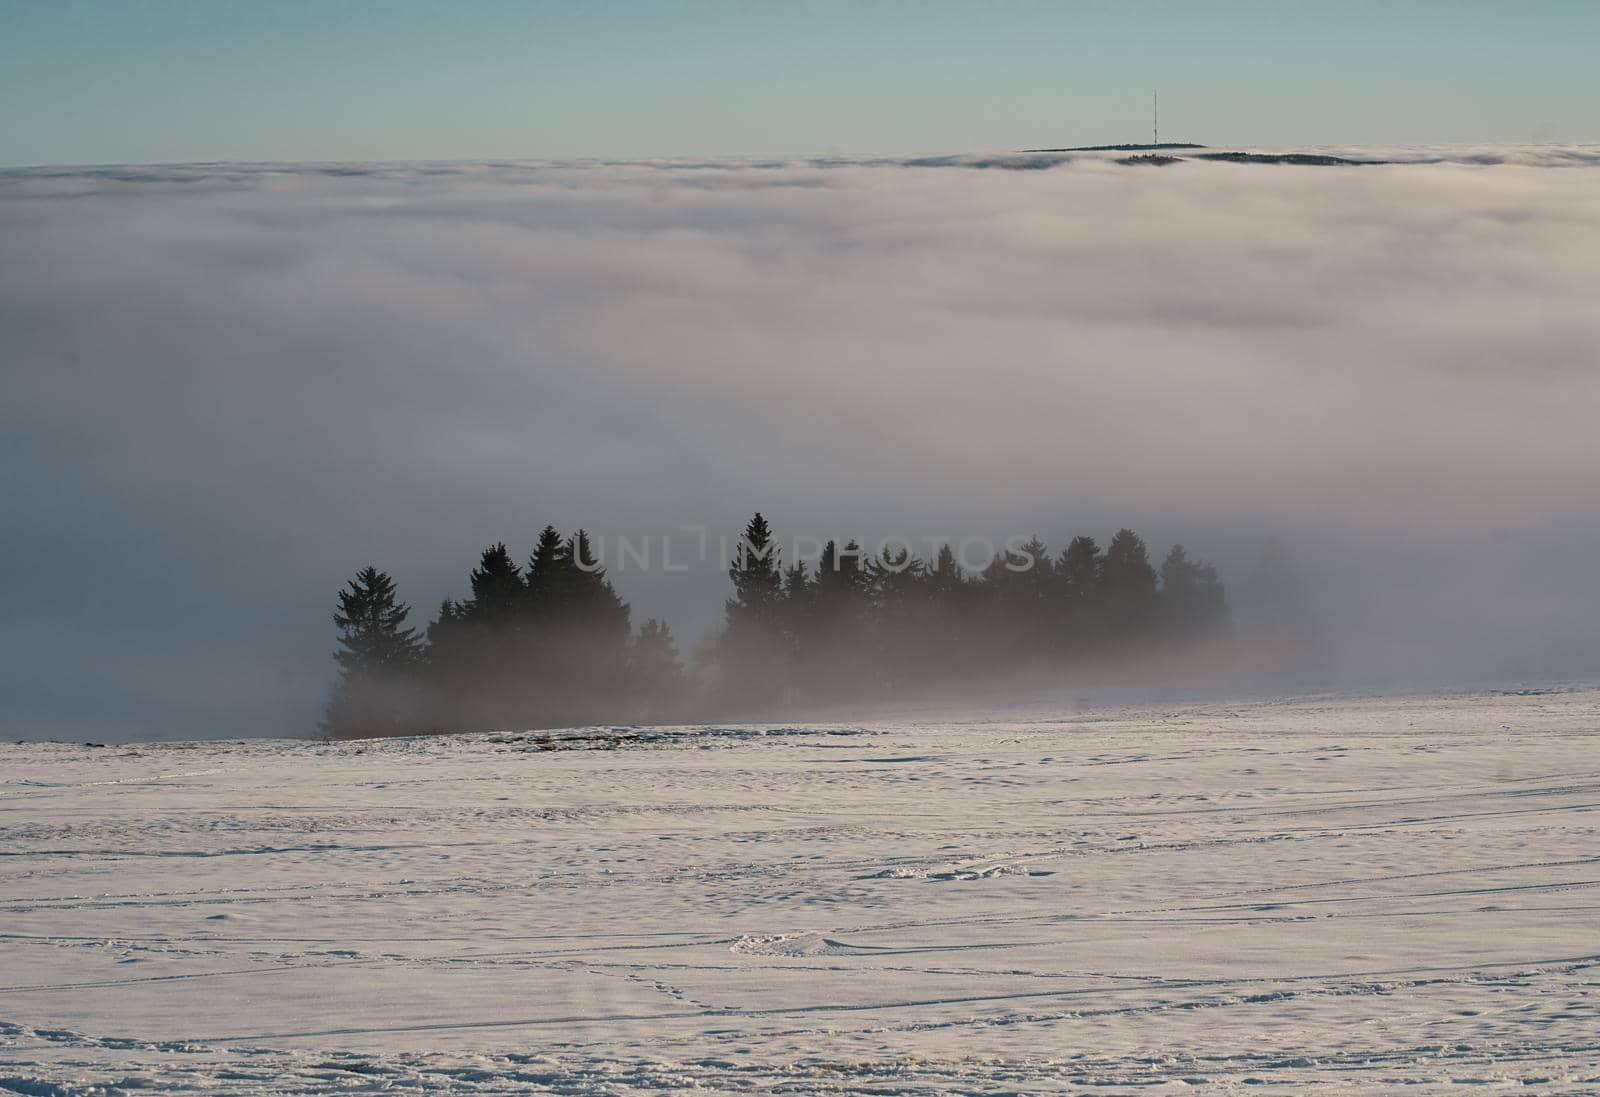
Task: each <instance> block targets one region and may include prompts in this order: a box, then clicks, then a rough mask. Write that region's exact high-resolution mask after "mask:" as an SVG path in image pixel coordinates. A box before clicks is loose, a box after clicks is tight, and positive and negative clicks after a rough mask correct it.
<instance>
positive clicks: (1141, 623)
mask: <svg viewBox="0 0 1600 1097" xmlns="http://www.w3.org/2000/svg"><path fill="white" fill-rule="evenodd" d="M1099 589H1100V594H1101V599H1102V602H1103V605H1104V608H1105V611H1106V613H1107V614H1108V617H1109V623H1110V625H1111V627H1112V628H1113V629H1115V630H1116V631H1117V632H1119V633H1121V634H1123V635H1134V634H1139V633H1143V632H1145V631H1147V630H1148V628H1149V626H1150V625H1151V623H1152V618H1153V617H1154V615H1155V608H1156V570H1155V568H1154V567H1152V566H1151V565H1150V552H1149V549H1148V548H1146V547H1145V543H1144V538H1142V537H1140V536H1139V535H1138V534H1137V533H1135V532H1133V530H1131V529H1126V528H1124V529H1119V530H1118V531H1117V535H1116V536H1115V537H1113V538H1112V539H1111V544H1109V545H1108V546H1106V555H1105V559H1104V560H1103V561H1102V562H1101V565H1100V587H1099Z"/></svg>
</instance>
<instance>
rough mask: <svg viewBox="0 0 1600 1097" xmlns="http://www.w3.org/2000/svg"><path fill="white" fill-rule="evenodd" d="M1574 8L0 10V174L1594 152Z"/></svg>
mask: <svg viewBox="0 0 1600 1097" xmlns="http://www.w3.org/2000/svg"><path fill="white" fill-rule="evenodd" d="M1597 42H1600V3H1594V2H1592V0H1543V2H1536V0H1521V2H1516V3H1512V2H1509V0H1507V2H1492V3H1491V2H1480V0H1451V2H1442V0H1440V2H1435V0H1412V2H1409V3H1408V2H1404V0H1390V2H1384V3H1378V2H1365V0H1341V2H1337V3H1335V2H1327V3H1298V2H1291V0H1282V2H1277V3H1266V2H1258V0H1212V2H1206V0H1186V2H1181V3H1178V2H1174V3H1158V2H1147V3H1138V2H1131V0H1130V2H1117V3H1113V2H1083V3H1064V2H1057V3H1043V2H1038V3H1035V2H1025V0H1014V2H1009V0H982V2H969V3H959V4H958V3H937V2H932V0H928V2H922V3H911V2H907V0H884V2H879V3H868V2H865V0H785V2H782V3H779V2H772V3H753V2H743V3H739V2H703V3H695V2H688V0H680V2H677V3H658V2H643V0H641V2H607V0H586V2H582V3H578V2H574V3H566V4H556V3H535V2H521V0H517V2H514V0H475V2H473V0H463V2H460V3H454V4H445V3H430V2H421V0H271V2H267V0H254V2H250V0H192V2H183V0H0V104H3V105H0V164H4V165H8V166H15V165H24V164H44V163H132V162H172V161H193V160H219V159H247V160H331V159H341V160H342V159H356V160H363V159H412V158H423V159H432V158H472V157H566V156H600V157H631V156H709V155H741V154H743V155H781V154H806V153H818V152H845V153H858V152H884V153H904V152H944V151H950V152H958V151H976V150H992V149H1004V148H1014V147H1019V146H1030V145H1048V144H1061V143H1087V142H1101V141H1112V140H1134V139H1142V138H1144V137H1145V136H1146V135H1147V134H1148V132H1149V97H1150V89H1151V88H1152V86H1157V85H1159V87H1160V88H1161V91H1162V104H1163V123H1164V124H1163V134H1164V136H1166V137H1168V138H1169V139H1173V140H1182V139H1190V140H1196V141H1203V142H1207V143H1213V144H1228V143H1238V144H1247V143H1248V144H1273V145H1279V144H1312V143H1349V142H1434V141H1452V142H1456V141H1530V140H1571V141H1581V140H1594V139H1597V138H1600V120H1597V117H1596V113H1595V111H1596V105H1597V103H1600V66H1597V65H1595V64H1594V63H1593V50H1594V46H1595V44H1596V43H1597Z"/></svg>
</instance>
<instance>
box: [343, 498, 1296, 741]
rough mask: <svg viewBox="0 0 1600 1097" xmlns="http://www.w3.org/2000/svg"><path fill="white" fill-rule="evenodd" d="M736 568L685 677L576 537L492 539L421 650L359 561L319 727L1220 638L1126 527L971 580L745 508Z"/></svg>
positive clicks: (752, 696) (1195, 601) (1227, 632)
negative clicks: (809, 556) (517, 545)
mask: <svg viewBox="0 0 1600 1097" xmlns="http://www.w3.org/2000/svg"><path fill="white" fill-rule="evenodd" d="M1264 560H1265V563H1264V564H1263V566H1262V568H1260V569H1258V575H1257V577H1256V578H1257V582H1256V586H1257V588H1258V589H1260V590H1262V591H1265V592H1266V593H1265V596H1264V597H1263V598H1262V603H1263V604H1264V605H1268V606H1271V607H1275V610H1274V612H1275V613H1276V614H1281V616H1277V617H1275V620H1277V621H1280V622H1285V623H1284V624H1281V625H1280V626H1279V629H1280V632H1282V633H1290V632H1294V631H1296V630H1297V626H1296V623H1297V622H1300V621H1302V620H1303V617H1302V616H1301V614H1300V612H1299V610H1298V608H1297V607H1299V606H1300V605H1302V604H1303V603H1302V602H1301V601H1300V600H1299V599H1298V598H1297V597H1296V593H1295V592H1296V591H1297V590H1298V587H1297V586H1296V585H1295V584H1294V583H1293V582H1291V581H1290V579H1289V578H1287V576H1288V575H1289V571H1288V569H1287V567H1286V566H1285V565H1284V564H1282V563H1281V562H1277V561H1276V558H1275V557H1274V556H1272V555H1271V554H1269V555H1267V556H1265V557H1264ZM728 581H729V583H730V584H731V585H732V588H733V590H732V596H731V597H729V598H728V599H727V601H726V602H725V603H724V607H723V608H724V623H723V627H722V629H721V631H720V633H719V634H718V635H717V636H716V638H715V640H714V641H712V642H710V643H708V644H706V645H704V646H703V647H702V648H701V649H700V650H699V651H698V652H697V654H696V664H695V666H694V668H693V674H692V675H691V674H690V673H687V672H686V671H685V668H684V666H683V662H682V660H681V659H680V657H679V654H678V649H677V645H676V643H675V641H674V639H673V636H672V632H671V630H670V629H669V628H668V627H667V625H666V623H665V622H663V621H660V620H658V619H656V618H651V619H649V620H647V621H645V623H644V625H643V626H642V627H641V628H640V630H639V632H638V634H637V635H634V634H633V633H632V630H631V626H630V617H631V614H630V611H629V607H628V604H627V603H626V602H624V601H623V600H622V598H621V597H620V596H619V595H618V594H617V591H616V589H615V588H614V587H613V585H612V583H611V581H610V579H609V578H608V577H607V576H606V573H605V569H604V568H603V567H602V566H601V561H600V559H599V553H598V552H597V551H596V549H595V546H594V544H593V543H592V542H591V540H590V538H589V535H588V533H587V532H585V531H584V530H582V529H579V530H578V531H577V532H575V533H573V534H572V535H571V536H569V537H563V536H562V535H561V534H560V533H559V532H557V530H556V528H555V527H554V526H546V527H545V528H544V530H543V531H542V532H541V533H540V535H539V538H538V543H537V545H536V546H535V548H534V550H533V553H532V555H531V556H530V557H529V559H528V564H527V568H526V570H523V569H521V568H519V567H518V566H517V565H516V564H515V563H514V562H513V561H512V557H511V554H510V552H509V551H508V550H507V549H506V546H505V545H504V544H495V545H492V546H490V547H489V548H487V549H485V550H484V551H483V553H482V554H481V555H480V557H479V560H478V566H477V567H476V568H474V569H473V570H472V572H471V574H470V576H469V577H468V586H469V588H470V595H469V596H468V597H467V598H466V599H465V600H462V601H456V600H453V599H450V598H446V599H445V600H444V601H443V602H442V603H441V604H440V607H439V613H438V616H437V617H436V618H435V619H434V620H433V621H432V622H431V623H430V624H429V625H428V629H427V644H426V647H425V648H424V646H423V645H422V644H421V643H420V642H419V640H418V638H417V636H416V632H415V630H413V629H410V628H407V627H406V625H405V618H406V613H407V610H406V607H405V606H403V605H401V604H400V603H399V602H398V600H397V597H396V594H395V588H394V583H393V581H392V580H391V579H390V578H389V577H388V576H387V575H385V574H383V573H382V572H380V571H378V570H377V569H376V568H367V569H364V570H363V571H362V572H361V573H360V574H359V575H358V576H357V577H356V579H355V580H354V581H353V582H352V583H351V584H350V585H349V587H348V589H346V590H344V591H341V592H340V595H339V610H338V613H337V614H336V616H335V621H336V623H337V624H338V626H339V629H340V651H339V653H338V659H339V667H340V672H341V673H340V681H339V685H338V687H337V689H336V690H335V691H334V696H333V700H332V701H331V702H330V704H329V708H328V716H327V720H326V721H325V724H324V727H325V728H326V730H327V731H329V732H330V733H331V734H337V735H374V734H395V733H400V732H411V731H426V730H487V729H502V728H503V729H512V728H531V727H554V726H573V725H581V724H592V723H596V722H601V721H604V722H633V721H637V720H648V721H653V722H659V721H665V720H674V721H678V720H687V719H692V718H709V717H713V716H721V715H724V714H727V715H734V716H737V715H739V714H740V713H745V712H752V711H757V710H764V709H768V708H770V707H772V706H774V705H781V704H785V703H806V702H826V701H843V700H856V699H861V698H870V697H890V696H917V695H920V694H922V693H925V692H927V691H929V690H952V689H961V690H970V689H974V688H979V689H983V688H987V689H998V688H1002V687H1004V686H1005V685H1007V684H1009V683H1011V682H1014V681H1015V682H1020V683H1028V682H1034V683H1037V682H1048V681H1051V680H1065V679H1064V676H1065V675H1073V676H1075V678H1076V679H1077V680H1082V679H1083V678H1084V677H1086V676H1093V677H1095V678H1099V677H1113V678H1119V679H1125V678H1127V677H1128V675H1129V674H1131V673H1145V672H1148V670H1149V668H1160V667H1163V666H1165V667H1184V666H1195V667H1205V666H1207V665H1210V664H1216V663H1217V662H1218V656H1219V653H1220V654H1223V655H1225V654H1226V653H1227V652H1228V651H1229V650H1230V647H1231V644H1232V641H1233V630H1232V623H1231V618H1230V615H1229V610H1228V605H1227V601H1226V598H1225V596H1224V591H1223V587H1222V584H1221V582H1220V581H1219V580H1218V577H1217V573H1216V570H1215V569H1214V568H1212V567H1211V565H1209V564H1207V563H1205V562H1203V561H1200V560H1195V559H1193V558H1191V557H1190V555H1189V553H1188V552H1187V551H1186V550H1185V549H1184V547H1183V546H1182V545H1174V546H1173V547H1172V550H1171V551H1170V552H1169V553H1168V554H1167V556H1166V558H1165V560H1164V562H1163V564H1162V566H1161V570H1160V574H1159V577H1158V575H1157V572H1156V569H1155V568H1153V567H1152V566H1151V564H1150V559H1149V550H1148V548H1147V547H1146V545H1145V542H1144V540H1143V539H1142V538H1140V537H1139V535H1138V534H1136V533H1134V532H1133V531H1132V530H1130V529H1122V530H1119V531H1118V532H1117V534H1116V536H1115V537H1113V538H1112V540H1111V542H1110V544H1109V546H1108V547H1107V549H1106V551H1105V552H1104V553H1102V552H1101V551H1100V549H1099V547H1098V545H1097V544H1096V542H1095V540H1094V539H1093V538H1091V537H1077V538H1074V539H1073V540H1072V541H1071V543H1069V544H1068V546H1067V548H1066V550H1065V551H1064V552H1062V553H1060V554H1059V555H1052V553H1051V551H1050V549H1049V547H1048V546H1047V545H1045V544H1044V542H1043V541H1041V540H1040V539H1039V538H1037V537H1035V538H1032V539H1030V540H1028V541H1026V542H1021V543H1016V542H1013V543H1011V545H1010V546H1009V547H1008V549H1007V550H1006V551H1005V552H1002V553H1001V554H999V555H998V556H996V557H995V558H994V559H992V560H991V561H990V562H989V564H988V565H987V566H986V567H985V568H984V569H983V571H982V573H981V574H980V575H977V576H972V575H968V574H967V573H965V572H964V571H963V569H962V567H961V566H960V564H959V562H958V560H957V558H956V554H955V552H954V551H953V550H952V548H951V547H950V546H949V545H948V544H947V545H944V546H942V547H941V548H940V549H939V551H938V552H937V553H936V554H935V556H934V557H933V559H932V560H931V561H924V560H923V559H921V558H919V557H917V556H916V555H914V554H913V553H912V552H911V550H910V547H909V546H906V545H893V544H890V545H884V546H882V547H880V548H879V549H878V550H877V552H876V554H875V555H870V556H869V555H867V554H866V553H864V552H863V550H862V548H861V546H860V544H859V543H858V542H856V541H853V540H852V541H847V542H845V543H844V544H842V545H841V544H839V543H837V542H833V541H830V542H828V543H827V545H826V546H825V547H824V548H823V550H822V553H821V556H820V558H819V559H817V561H816V562H815V565H814V566H813V567H808V566H807V563H806V561H802V560H796V561H793V562H792V563H791V564H790V565H789V566H788V567H787V568H785V567H784V566H783V562H782V560H781V559H780V556H779V553H778V549H777V541H776V538H775V537H774V535H773V531H772V528H771V527H770V526H769V525H768V523H767V521H766V519H765V518H764V517H763V516H762V515H761V514H759V513H758V514H756V515H755V516H754V517H753V518H752V519H751V520H750V522H749V524H748V525H746V527H745V530H744V536H743V538H742V539H741V542H740V545H739V549H738V551H737V553H736V554H735V556H734V558H733V559H732V560H731V561H730V562H729V566H728ZM1197 656H1198V657H1199V658H1196V657H1197ZM1140 668H1144V669H1143V670H1141V669H1140Z"/></svg>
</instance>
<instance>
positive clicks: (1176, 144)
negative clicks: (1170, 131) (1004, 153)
mask: <svg viewBox="0 0 1600 1097" xmlns="http://www.w3.org/2000/svg"><path fill="white" fill-rule="evenodd" d="M1203 148H1205V146H1204V145H1192V144H1188V143H1186V142H1183V141H1163V142H1161V144H1159V145H1078V146H1076V147H1075V148H1070V149H1023V150H1022V151H1023V152H1154V151H1156V150H1159V149H1203Z"/></svg>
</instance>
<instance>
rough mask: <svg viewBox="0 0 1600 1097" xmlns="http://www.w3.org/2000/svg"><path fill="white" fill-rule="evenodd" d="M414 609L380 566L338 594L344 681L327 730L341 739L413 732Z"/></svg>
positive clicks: (418, 648) (417, 649) (417, 646)
mask: <svg viewBox="0 0 1600 1097" xmlns="http://www.w3.org/2000/svg"><path fill="white" fill-rule="evenodd" d="M410 612H411V610H410V607H409V606H406V605H404V604H403V603H401V602H400V601H399V600H398V598H397V597H396V592H395V585H394V580H393V579H391V578H390V577H389V576H388V575H387V574H385V573H384V572H381V571H379V570H378V569H377V568H375V567H370V566H369V567H365V568H362V569H361V571H359V572H357V573H356V577H355V578H354V579H352V580H351V581H350V582H349V583H348V584H346V586H345V588H344V589H343V590H341V591H340V592H339V607H338V609H337V610H335V611H334V615H333V622H334V624H335V625H336V626H337V627H338V629H339V649H338V650H337V651H336V652H335V653H334V659H335V660H336V661H337V662H338V664H339V682H338V685H337V686H336V687H335V688H334V693H333V698H332V700H330V701H329V703H328V710H327V715H326V717H325V718H324V721H323V730H324V731H325V732H327V733H328V734H330V735H335V736H340V737H352V736H367V735H396V734H402V733H404V732H405V731H408V730H414V727H412V722H413V721H414V719H415V715H414V706H415V701H416V696H415V689H416V685H417V683H416V673H417V670H418V668H419V665H420V664H421V661H422V642H421V640H420V639H418V637H417V632H416V630H415V629H413V628H408V627H407V626H406V617H407V615H408V614H409V613H410Z"/></svg>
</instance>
